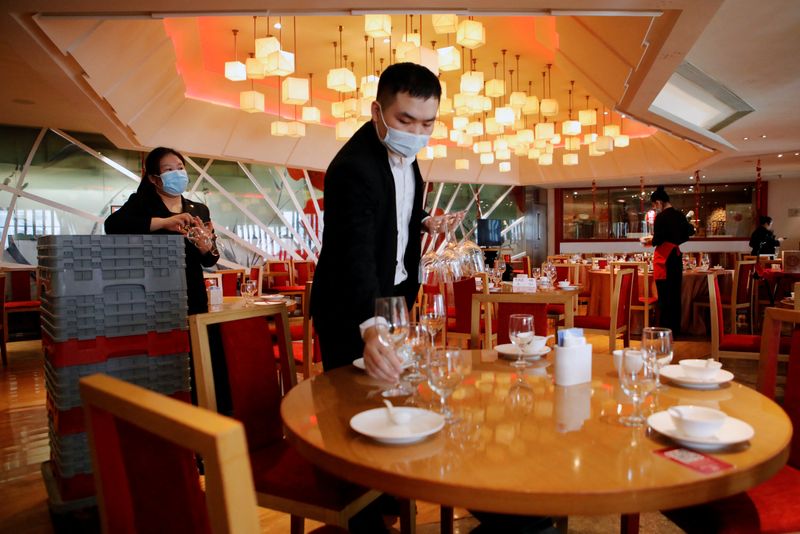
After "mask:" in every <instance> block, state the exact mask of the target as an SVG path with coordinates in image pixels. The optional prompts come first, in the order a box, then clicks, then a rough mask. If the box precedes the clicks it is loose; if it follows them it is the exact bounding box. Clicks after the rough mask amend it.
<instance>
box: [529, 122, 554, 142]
mask: <svg viewBox="0 0 800 534" xmlns="http://www.w3.org/2000/svg"><path fill="white" fill-rule="evenodd" d="M534 130H535V131H536V139H537V140H539V139H542V140H545V141H547V140H548V139H552V137H553V136H554V135H555V125H554V124H553V123H552V122H539V123H537V124H536V126H534Z"/></svg>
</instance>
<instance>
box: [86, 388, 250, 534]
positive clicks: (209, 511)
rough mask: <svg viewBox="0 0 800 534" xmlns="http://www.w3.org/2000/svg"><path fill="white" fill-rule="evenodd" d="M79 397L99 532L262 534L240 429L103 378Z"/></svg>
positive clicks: (205, 412) (230, 421)
mask: <svg viewBox="0 0 800 534" xmlns="http://www.w3.org/2000/svg"><path fill="white" fill-rule="evenodd" d="M80 393H81V399H82V400H83V406H84V413H85V415H86V422H87V432H88V436H89V444H90V448H91V451H92V463H93V467H94V479H95V484H96V487H97V500H98V504H99V507H100V517H101V521H102V525H103V531H104V532H114V533H123V534H127V533H131V534H133V533H137V532H213V533H239V532H243V533H256V532H260V525H259V520H258V508H257V504H256V496H255V488H254V486H253V477H252V473H251V469H250V459H249V456H248V454H247V447H246V441H245V435H244V427H243V426H242V424H241V423H239V422H238V421H234V420H233V419H230V418H227V417H223V416H221V415H219V414H216V413H213V412H210V411H208V410H203V409H201V408H197V407H196V406H192V405H191V404H187V403H185V402H181V401H179V400H175V399H172V398H169V397H166V396H164V395H161V394H159V393H155V392H153V391H150V390H147V389H144V388H141V387H139V386H135V385H133V384H130V383H128V382H124V381H122V380H118V379H116V378H112V377H110V376H106V375H100V374H97V375H92V376H88V377H85V378H82V379H81V380H80ZM195 454H199V455H200V456H202V458H203V463H204V466H205V476H206V487H205V491H203V489H202V487H201V485H200V476H199V473H198V471H197V462H196V459H195Z"/></svg>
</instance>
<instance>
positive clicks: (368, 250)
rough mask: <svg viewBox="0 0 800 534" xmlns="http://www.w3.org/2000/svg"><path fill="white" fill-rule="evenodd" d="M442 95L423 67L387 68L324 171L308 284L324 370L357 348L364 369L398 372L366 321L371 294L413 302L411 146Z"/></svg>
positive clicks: (416, 242) (423, 134)
mask: <svg viewBox="0 0 800 534" xmlns="http://www.w3.org/2000/svg"><path fill="white" fill-rule="evenodd" d="M440 96H441V86H440V85H439V80H438V78H437V77H436V76H435V75H434V74H433V73H432V72H431V71H430V70H428V69H427V68H425V67H422V66H420V65H416V64H414V63H397V64H394V65H392V66H390V67H388V68H387V69H386V70H385V71H384V72H383V74H382V75H381V78H380V80H379V82H378V95H377V99H376V101H375V102H373V103H372V120H371V121H370V122H368V123H367V124H365V125H364V126H362V127H361V128H360V129H359V130H358V131H357V132H356V133H355V134H354V135H353V137H352V138H351V139H350V140H349V141H348V142H347V143H346V144H345V145H344V146H343V147H342V149H341V150H340V151H339V153H338V154H337V155H336V157H335V158H334V159H333V161H332V162H331V164H330V166H329V167H328V170H327V172H326V174H325V219H324V222H325V229H324V231H323V234H322V250H321V252H320V256H319V262H318V265H317V269H316V272H315V273H314V286H313V288H312V293H311V314H312V316H313V318H314V326H315V328H316V330H317V333H318V335H319V341H320V349H321V351H322V363H323V367H324V368H325V370H329V369H334V368H336V367H341V366H344V365H349V364H350V363H352V361H353V360H355V359H356V358H358V357H360V356H362V355H363V356H364V363H365V365H366V368H367V372H368V373H369V374H370V375H371V376H373V377H375V378H378V379H382V380H385V381H387V382H392V381H394V380H395V379H396V378H397V377H398V376H399V373H400V363H401V361H400V359H399V358H398V357H397V356H396V355H395V354H394V351H393V350H392V349H390V348H388V347H386V346H384V345H382V344H381V343H380V341H379V340H378V336H377V332H376V329H375V328H374V318H373V316H374V311H375V299H377V298H379V297H390V296H403V297H405V298H406V302H407V303H408V306H409V307H411V305H412V303H413V301H414V299H415V298H416V295H417V291H418V289H419V283H418V268H419V259H420V245H421V243H420V232H421V231H422V230H423V229H427V221H425V219H426V217H427V214H426V213H425V211H424V210H423V208H422V193H423V182H422V176H421V174H420V171H419V166H418V165H417V162H416V154H417V152H419V150H421V149H422V148H423V147H424V146H425V145H426V144H427V143H428V138H429V136H430V134H431V132H432V130H433V125H434V121H435V120H436V112H437V110H438V107H439V98H440Z"/></svg>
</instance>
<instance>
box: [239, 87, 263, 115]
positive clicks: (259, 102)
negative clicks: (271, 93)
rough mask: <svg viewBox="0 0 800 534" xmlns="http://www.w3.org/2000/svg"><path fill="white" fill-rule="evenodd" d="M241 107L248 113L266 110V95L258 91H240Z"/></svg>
mask: <svg viewBox="0 0 800 534" xmlns="http://www.w3.org/2000/svg"><path fill="white" fill-rule="evenodd" d="M239 109H241V110H242V111H246V112H247V113H258V112H263V111H264V95H263V93H259V92H258V91H242V92H240V93H239Z"/></svg>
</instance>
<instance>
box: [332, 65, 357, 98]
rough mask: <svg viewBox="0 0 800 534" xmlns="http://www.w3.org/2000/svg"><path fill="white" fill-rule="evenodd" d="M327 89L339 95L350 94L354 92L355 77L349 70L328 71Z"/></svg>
mask: <svg viewBox="0 0 800 534" xmlns="http://www.w3.org/2000/svg"><path fill="white" fill-rule="evenodd" d="M327 82H328V83H327V86H328V89H331V90H332V91H339V92H340V93H352V92H353V91H355V90H356V75H355V74H353V72H352V71H351V70H350V69H346V68H339V69H331V70H329V71H328V78H327Z"/></svg>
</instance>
